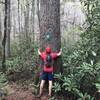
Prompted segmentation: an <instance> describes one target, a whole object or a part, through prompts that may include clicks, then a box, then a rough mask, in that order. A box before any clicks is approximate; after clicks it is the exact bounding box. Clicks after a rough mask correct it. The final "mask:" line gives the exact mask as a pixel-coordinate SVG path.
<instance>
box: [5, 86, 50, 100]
mask: <svg viewBox="0 0 100 100" xmlns="http://www.w3.org/2000/svg"><path fill="white" fill-rule="evenodd" d="M8 91H9V92H10V93H8V96H7V97H5V100H49V99H48V97H47V93H46V92H44V94H43V96H42V97H41V98H36V96H35V95H34V94H33V93H32V90H29V89H23V88H20V87H19V86H17V85H15V84H13V85H11V86H9V89H8Z"/></svg>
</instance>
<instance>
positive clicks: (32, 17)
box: [31, 0, 35, 38]
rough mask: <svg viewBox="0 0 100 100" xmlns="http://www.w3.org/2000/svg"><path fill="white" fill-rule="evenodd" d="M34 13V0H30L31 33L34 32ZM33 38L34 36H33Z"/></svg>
mask: <svg viewBox="0 0 100 100" xmlns="http://www.w3.org/2000/svg"><path fill="white" fill-rule="evenodd" d="M34 14H35V0H32V16H31V19H32V33H34V16H35V15H34ZM33 38H34V36H33Z"/></svg>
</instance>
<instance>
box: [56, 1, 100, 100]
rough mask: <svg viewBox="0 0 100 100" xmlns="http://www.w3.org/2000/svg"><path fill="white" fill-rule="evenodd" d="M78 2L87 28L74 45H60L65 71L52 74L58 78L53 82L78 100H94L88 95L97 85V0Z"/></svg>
mask: <svg viewBox="0 0 100 100" xmlns="http://www.w3.org/2000/svg"><path fill="white" fill-rule="evenodd" d="M81 1H82V4H83V6H84V10H85V14H86V17H87V20H86V28H85V29H84V30H85V31H84V32H83V33H82V34H81V35H80V41H78V42H77V43H76V44H75V46H73V48H71V49H70V50H67V48H66V47H65V46H64V47H63V55H62V58H63V67H64V72H63V74H57V75H55V77H56V78H57V79H58V80H59V81H57V83H56V84H58V83H59V84H60V83H62V85H61V84H60V85H59V87H57V86H55V89H56V90H57V91H58V90H59V91H64V90H65V92H66V93H67V92H69V93H71V94H73V95H74V96H75V97H77V98H78V100H93V99H94V97H91V96H95V93H96V92H97V91H98V90H99V88H100V87H99V86H100V1H99V0H81ZM59 88H61V90H60V89H59ZM93 88H95V89H93ZM95 99H96V98H95Z"/></svg>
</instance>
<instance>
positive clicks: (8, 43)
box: [6, 0, 11, 57]
mask: <svg viewBox="0 0 100 100" xmlns="http://www.w3.org/2000/svg"><path fill="white" fill-rule="evenodd" d="M10 6H11V5H10V0H8V3H7V7H8V9H7V40H6V42H7V43H6V56H7V57H10V53H11V52H10V30H11V21H10Z"/></svg>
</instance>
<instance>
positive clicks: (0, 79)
mask: <svg viewBox="0 0 100 100" xmlns="http://www.w3.org/2000/svg"><path fill="white" fill-rule="evenodd" d="M7 83H8V82H7V78H6V75H5V74H4V73H2V72H0V88H2V87H3V86H5V85H7Z"/></svg>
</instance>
